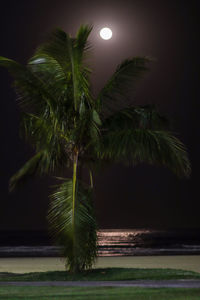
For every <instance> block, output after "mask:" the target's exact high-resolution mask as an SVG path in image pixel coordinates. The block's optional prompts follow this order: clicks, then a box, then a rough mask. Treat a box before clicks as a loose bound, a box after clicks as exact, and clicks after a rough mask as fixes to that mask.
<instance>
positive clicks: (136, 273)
mask: <svg viewBox="0 0 200 300" xmlns="http://www.w3.org/2000/svg"><path fill="white" fill-rule="evenodd" d="M134 279H135V280H136V279H152V280H153V279H155V280H161V279H200V273H196V272H193V271H183V270H176V269H137V268H100V269H92V270H89V271H84V272H81V273H79V274H76V275H73V274H70V273H69V272H67V271H52V272H33V273H24V274H18V273H0V281H54V280H55V281H65V280H91V281H92V280H97V281H98V280H134Z"/></svg>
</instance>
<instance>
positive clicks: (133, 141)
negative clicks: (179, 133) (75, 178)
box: [99, 128, 191, 176]
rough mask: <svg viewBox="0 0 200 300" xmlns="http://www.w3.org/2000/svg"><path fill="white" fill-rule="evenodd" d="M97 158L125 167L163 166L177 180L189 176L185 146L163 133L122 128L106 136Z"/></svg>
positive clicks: (170, 135) (169, 134) (168, 133)
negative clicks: (178, 177) (126, 164)
mask: <svg viewBox="0 0 200 300" xmlns="http://www.w3.org/2000/svg"><path fill="white" fill-rule="evenodd" d="M99 156H100V157H102V158H107V159H113V160H114V161H116V162H125V163H128V164H137V163H142V162H146V163H149V164H157V165H159V166H165V167H167V168H169V169H171V170H172V171H173V172H174V173H175V174H177V175H178V176H189V174H190V171H191V168H190V162H189V159H188V156H187V152H186V149H185V146H184V144H183V143H182V142H181V141H180V140H179V139H177V138H176V137H175V136H173V135H172V134H171V133H170V132H167V131H162V130H150V129H142V128H139V129H127V128H125V129H123V128H121V129H120V130H116V131H114V130H112V131H110V132H107V133H105V135H104V137H103V145H102V150H101V152H100V153H99Z"/></svg>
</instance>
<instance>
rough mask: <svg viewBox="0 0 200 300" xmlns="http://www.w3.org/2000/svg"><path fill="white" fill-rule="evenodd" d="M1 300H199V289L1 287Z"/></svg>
mask: <svg viewBox="0 0 200 300" xmlns="http://www.w3.org/2000/svg"><path fill="white" fill-rule="evenodd" d="M0 299H1V300H5V299H6V300H18V299H40V300H45V299H53V300H63V299H65V300H66V299H74V300H82V299H87V300H90V299H91V300H112V299H113V300H199V299H200V289H180V288H179V289H175V288H173V289H171V288H167V289H165V288H162V289H150V288H148V289H147V288H134V287H127V288H124V287H123V288H122V287H119V288H118V287H29V286H27V287H13V286H12V287H11V286H9V287H6V286H4V287H1V288H0Z"/></svg>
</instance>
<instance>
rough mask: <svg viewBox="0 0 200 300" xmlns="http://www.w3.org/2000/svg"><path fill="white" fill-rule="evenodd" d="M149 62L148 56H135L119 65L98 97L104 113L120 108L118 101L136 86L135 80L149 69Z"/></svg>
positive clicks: (100, 107)
mask: <svg viewBox="0 0 200 300" xmlns="http://www.w3.org/2000/svg"><path fill="white" fill-rule="evenodd" d="M149 62H150V59H149V58H147V57H133V58H131V59H126V60H124V61H123V62H122V63H121V64H120V65H119V66H118V67H117V69H116V71H115V72H114V74H113V75H112V76H111V78H110V79H109V80H108V82H107V83H106V85H105V86H104V87H103V89H102V90H101V91H100V93H99V95H98V98H97V99H98V101H97V103H98V105H99V109H102V110H103V113H106V112H107V111H108V112H109V111H113V110H117V109H119V107H118V103H119V102H121V100H124V98H123V97H126V96H127V95H128V94H129V93H130V90H133V89H134V88H135V82H136V81H137V80H138V79H139V78H141V76H142V75H143V74H144V72H146V71H147V70H148V68H147V64H148V63H149Z"/></svg>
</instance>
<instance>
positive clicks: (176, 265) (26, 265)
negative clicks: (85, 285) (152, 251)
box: [0, 255, 200, 273]
mask: <svg viewBox="0 0 200 300" xmlns="http://www.w3.org/2000/svg"><path fill="white" fill-rule="evenodd" d="M64 264H65V263H64V260H63V258H59V257H39V258H37V257H33V258H31V257H30V258H0V273H1V272H13V273H29V272H45V271H63V270H65V266H64ZM95 267H96V268H107V267H122V268H165V269H166V268H172V269H181V270H189V271H195V272H200V255H187V256H186V255H173V256H135V257H134V256H125V257H99V258H98V260H97V263H96V265H95Z"/></svg>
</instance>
